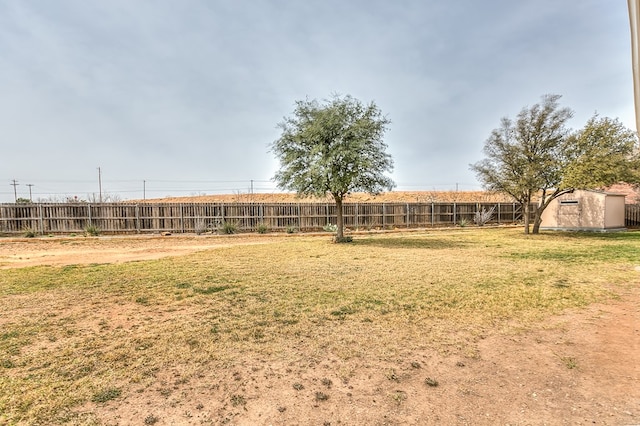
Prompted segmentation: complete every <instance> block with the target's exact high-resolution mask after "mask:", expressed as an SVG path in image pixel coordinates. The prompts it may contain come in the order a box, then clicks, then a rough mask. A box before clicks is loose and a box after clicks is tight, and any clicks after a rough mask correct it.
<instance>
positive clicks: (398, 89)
mask: <svg viewBox="0 0 640 426" xmlns="http://www.w3.org/2000/svg"><path fill="white" fill-rule="evenodd" d="M630 44H631V43H630V30H629V16H628V10H627V2H626V1H624V0H580V1H575V0H518V1H513V0H485V1H482V2H480V1H477V0H454V1H443V0H398V1H388V0H322V1H320V0H305V1H296V0H251V1H247V0H245V1H241V0H180V1H175V0H171V1H169V0H164V1H163V0H153V1H152V0H136V1H131V0H110V1H102V0H56V1H48V0H0V144H1V145H0V156H1V157H0V202H13V201H14V198H15V196H17V197H21V198H29V196H30V194H29V191H31V198H32V199H33V200H34V201H36V200H54V199H55V200H60V199H64V198H65V197H73V196H77V197H79V198H80V199H91V198H92V197H93V199H96V195H97V194H100V193H102V194H103V196H104V198H105V199H107V198H109V197H111V198H112V199H120V200H127V199H140V198H143V197H145V198H156V197H163V196H168V195H173V196H182V195H196V194H215V193H246V192H250V191H254V192H274V191H276V190H277V188H276V185H275V184H274V183H273V181H272V178H273V176H274V174H275V172H276V171H277V170H278V167H279V164H278V162H277V160H276V159H275V157H274V155H273V153H271V152H270V150H269V145H270V144H271V143H272V142H273V141H274V140H276V139H277V138H278V137H279V136H280V130H279V129H278V127H277V124H278V123H279V122H281V121H282V120H283V118H284V117H287V116H290V115H291V114H292V113H293V110H294V107H295V102H296V101H297V100H304V99H317V100H319V101H322V100H325V99H328V98H330V97H331V96H332V95H333V94H340V95H351V96H353V97H355V98H357V99H359V100H361V101H362V102H364V103H369V102H375V104H376V105H377V106H378V107H379V108H380V110H381V111H382V112H383V114H385V115H386V116H387V118H388V119H389V120H390V121H391V124H390V125H389V130H388V132H387V133H386V135H385V142H386V144H387V145H388V152H389V153H390V154H391V156H392V157H393V160H394V170H393V172H392V173H391V175H390V176H391V177H392V179H393V180H394V181H395V182H396V185H397V187H396V190H411V191H414V190H425V191H433V190H456V189H457V190H465V191H468V190H480V189H482V187H481V184H480V183H479V182H478V181H477V179H476V177H475V174H474V173H473V172H472V171H471V170H470V169H469V165H470V164H471V163H475V162H477V161H480V160H482V159H483V158H484V156H483V155H484V154H483V152H482V148H483V146H484V142H485V140H486V139H487V138H488V137H489V135H490V133H491V130H492V129H494V128H496V127H498V126H499V124H500V119H501V118H502V117H515V116H516V115H517V114H518V112H519V111H520V110H521V109H522V108H523V107H527V106H531V105H533V104H535V103H538V102H539V101H540V100H541V96H542V95H545V94H559V95H562V98H561V100H560V104H561V106H562V107H569V108H571V109H572V110H573V111H574V118H573V119H572V120H571V122H570V123H569V125H570V127H572V128H574V129H578V128H581V127H582V126H584V124H585V123H586V121H587V120H588V118H589V117H591V116H592V115H593V114H594V113H596V112H597V113H598V114H600V115H601V116H607V117H612V118H619V119H620V120H621V121H622V122H623V123H624V124H625V125H626V126H627V127H629V128H634V127H633V126H634V125H635V121H634V110H633V81H632V72H631V47H630ZM14 180H15V181H14ZM14 183H15V184H16V185H15V186H14V185H13V184H14Z"/></svg>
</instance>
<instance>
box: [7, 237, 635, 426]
mask: <svg viewBox="0 0 640 426" xmlns="http://www.w3.org/2000/svg"><path fill="white" fill-rule="evenodd" d="M521 232H522V231H521V230H519V229H518V230H516V229H482V230H477V229H475V230H474V229H469V230H467V229H465V230H450V231H433V232H423V233H406V234H386V235H373V236H361V237H358V238H357V239H356V240H355V241H354V243H352V244H332V243H331V242H330V241H328V240H325V239H322V238H317V237H316V238H308V237H295V238H283V239H281V240H279V241H276V242H274V243H272V244H265V245H253V246H237V247H226V248H221V249H216V250H211V251H208V252H202V253H197V254H193V255H189V256H183V257H178V258H172V259H164V260H157V261H145V262H131V263H125V264H112V265H107V264H105V265H88V266H68V267H60V268H55V267H35V268H23V269H12V270H2V271H0V300H1V301H2V309H3V315H2V316H1V317H0V373H1V374H0V423H10V424H11V423H18V422H24V423H29V424H35V423H38V424H51V423H63V422H71V423H84V424H92V423H99V421H98V420H97V419H96V418H94V417H92V414H91V404H98V405H100V404H109V403H110V402H111V401H113V400H117V399H118V398H122V397H124V396H125V395H127V394H131V393H135V392H142V393H143V392H160V393H161V394H162V392H165V393H166V394H167V395H169V394H171V392H172V391H171V389H172V388H171V385H170V384H165V382H164V380H165V378H166V372H168V371H171V372H173V373H172V374H173V376H174V380H179V381H181V382H183V383H184V382H188V381H190V380H197V378H198V377H199V375H200V374H201V372H203V371H206V370H211V369H216V368H229V367H232V366H234V365H238V364H240V363H242V362H243V360H245V359H247V358H249V357H251V358H258V359H265V360H269V359H280V360H282V359H285V360H290V361H292V362H299V363H306V364H307V365H313V363H314V362H318V361H320V360H322V359H326V358H327V357H328V356H330V357H337V358H341V359H350V358H363V359H365V358H367V357H369V358H371V357H373V358H377V359H390V358H397V357H402V356H403V354H405V353H408V352H409V351H411V350H415V349H425V348H429V349H432V350H437V351H439V352H441V353H458V354H462V355H466V356H473V354H474V351H475V342H476V341H477V339H478V338H479V337H480V336H483V335H485V334H487V333H490V332H492V330H495V329H496V328H498V329H501V328H506V327H513V326H514V325H516V326H525V327H526V326H527V325H529V324H531V323H533V322H538V321H542V320H544V318H545V317H547V316H549V315H551V314H553V313H557V312H560V311H562V310H564V309H566V308H571V307H580V306H584V305H587V304H589V303H592V302H594V301H596V300H602V299H604V298H607V297H612V296H613V295H614V294H615V290H616V288H617V287H618V286H620V287H621V286H625V285H628V284H627V283H631V282H633V281H634V280H636V281H637V278H636V277H635V274H637V272H636V271H634V269H633V266H634V265H637V264H639V263H640V255H638V252H637V247H638V243H639V242H640V233H638V232H628V233H622V234H611V235H593V234H543V235H540V236H528V237H527V236H524V235H521ZM159 377H163V379H162V380H161V379H159ZM163 395H164V394H163ZM398 398H399V400H400V399H401V398H400V397H398ZM236 400H237V401H235V403H238V404H239V403H241V401H240V399H239V398H236ZM238 401H240V402H238ZM83 413H84V414H83ZM142 420H143V419H141V422H142Z"/></svg>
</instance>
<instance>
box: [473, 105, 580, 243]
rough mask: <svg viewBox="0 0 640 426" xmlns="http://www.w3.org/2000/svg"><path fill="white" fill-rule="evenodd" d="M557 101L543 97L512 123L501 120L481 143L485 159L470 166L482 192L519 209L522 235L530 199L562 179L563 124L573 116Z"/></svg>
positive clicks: (526, 229) (527, 226)
mask: <svg viewBox="0 0 640 426" xmlns="http://www.w3.org/2000/svg"><path fill="white" fill-rule="evenodd" d="M558 99H560V96H559V95H545V96H543V97H542V102H541V103H539V104H535V105H533V106H532V107H530V108H527V107H525V108H523V109H522V110H521V111H520V113H519V114H518V116H517V117H516V120H515V121H513V120H511V119H509V118H506V117H505V118H503V119H502V120H501V125H500V127H499V128H497V129H494V130H493V131H492V132H491V135H490V136H489V138H488V139H487V140H486V141H485V145H484V153H485V154H486V158H485V159H484V160H482V161H479V162H477V163H475V164H472V165H471V169H472V170H473V171H475V172H476V176H477V177H478V180H479V181H480V182H481V183H482V184H483V186H484V187H485V188H486V189H488V190H491V191H497V192H503V193H507V194H509V195H511V196H512V197H513V198H514V199H515V200H516V201H517V202H519V203H520V204H521V205H522V206H523V210H524V225H525V226H524V230H525V233H526V234H528V233H529V228H530V226H529V225H530V216H531V212H530V205H531V202H532V199H533V197H534V196H535V195H536V194H538V192H539V191H541V190H542V191H545V190H547V191H548V190H550V189H551V188H555V187H557V186H558V184H559V183H560V180H561V176H562V161H561V152H562V147H563V146H564V145H565V141H566V139H567V137H568V135H569V130H568V129H567V128H566V122H567V121H568V120H569V119H570V118H571V116H572V115H573V112H572V111H571V110H570V109H568V108H560V106H559V105H558ZM558 195H559V194H558ZM538 210H539V209H538ZM534 232H537V230H536V229H535V227H534Z"/></svg>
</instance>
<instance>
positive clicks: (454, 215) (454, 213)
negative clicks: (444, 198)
mask: <svg viewBox="0 0 640 426" xmlns="http://www.w3.org/2000/svg"><path fill="white" fill-rule="evenodd" d="M456 222H457V220H456V203H455V201H454V203H453V224H454V225H455V224H456Z"/></svg>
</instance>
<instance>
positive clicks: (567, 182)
mask: <svg viewBox="0 0 640 426" xmlns="http://www.w3.org/2000/svg"><path fill="white" fill-rule="evenodd" d="M565 153H566V157H567V159H568V164H567V167H566V169H565V171H564V174H563V179H562V186H563V187H565V188H579V189H585V188H603V187H607V186H610V185H612V184H614V183H618V182H626V183H632V184H637V183H638V182H639V181H640V155H639V154H640V153H639V149H638V136H637V133H636V132H634V131H633V130H630V129H628V128H626V127H625V126H624V125H623V124H622V123H621V122H620V120H618V119H611V118H609V117H599V116H598V115H597V114H595V115H594V116H593V117H591V118H590V119H589V121H587V124H586V125H585V126H584V127H583V128H582V129H581V130H579V131H577V132H575V133H574V134H573V135H571V137H570V138H569V139H568V143H567V146H566V149H565Z"/></svg>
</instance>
